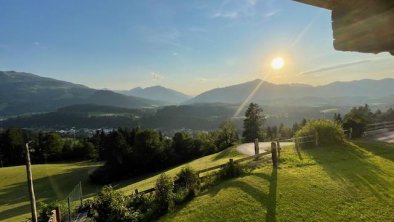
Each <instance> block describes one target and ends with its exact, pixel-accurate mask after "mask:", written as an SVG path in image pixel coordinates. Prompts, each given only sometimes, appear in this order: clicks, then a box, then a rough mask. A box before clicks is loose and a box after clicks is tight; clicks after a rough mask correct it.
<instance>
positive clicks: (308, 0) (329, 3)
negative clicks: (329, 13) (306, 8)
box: [293, 0, 333, 10]
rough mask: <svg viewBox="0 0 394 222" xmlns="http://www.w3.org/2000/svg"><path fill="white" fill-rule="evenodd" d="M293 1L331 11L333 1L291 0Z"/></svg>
mask: <svg viewBox="0 0 394 222" xmlns="http://www.w3.org/2000/svg"><path fill="white" fill-rule="evenodd" d="M293 1H296V2H301V3H304V4H307V5H312V6H316V7H319V8H325V9H329V10H332V8H333V0H293Z"/></svg>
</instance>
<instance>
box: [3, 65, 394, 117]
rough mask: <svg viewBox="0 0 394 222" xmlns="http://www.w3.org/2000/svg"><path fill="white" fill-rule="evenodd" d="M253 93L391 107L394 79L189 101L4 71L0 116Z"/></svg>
mask: <svg viewBox="0 0 394 222" xmlns="http://www.w3.org/2000/svg"><path fill="white" fill-rule="evenodd" d="M257 86H259V87H258V88H257ZM256 88H257V89H256ZM255 89H256V90H255ZM252 91H255V93H254V95H253V96H251V97H250V102H257V103H259V104H261V105H268V106H275V105H281V106H283V105H286V106H314V107H319V106H330V105H333V106H355V105H362V104H365V103H369V104H388V105H393V101H394V79H382V80H369V79H365V80H356V81H350V82H334V83H330V84H327V85H322V86H310V85H305V84H273V83H269V82H262V81H261V80H259V79H256V80H254V81H250V82H245V83H241V84H237V85H232V86H228V87H223V88H216V89H212V90H209V91H206V92H203V93H201V94H200V95H197V96H196V97H194V98H190V96H187V95H186V94H183V93H181V92H178V91H175V90H172V89H168V88H165V87H162V86H153V87H148V88H144V89H143V88H140V87H137V88H134V89H132V90H128V91H117V92H114V91H110V90H97V89H93V88H89V87H87V86H84V85H80V84H74V83H70V82H65V81H60V80H56V79H52V78H46V77H41V76H38V75H34V74H30V73H24V72H15V71H0V116H16V115H21V114H32V113H43V112H50V111H55V110H57V109H58V108H61V107H65V106H70V105H77V104H95V105H105V106H115V107H123V108H129V109H130V108H131V109H140V108H153V107H160V106H167V105H176V104H178V105H179V104H180V105H185V104H200V103H203V104H206V103H223V104H240V103H242V102H244V101H245V100H246V98H247V97H248V96H249V95H250V94H251V92H252Z"/></svg>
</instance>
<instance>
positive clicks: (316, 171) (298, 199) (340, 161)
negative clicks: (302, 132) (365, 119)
mask: <svg viewBox="0 0 394 222" xmlns="http://www.w3.org/2000/svg"><path fill="white" fill-rule="evenodd" d="M282 157H283V161H282V163H281V164H280V167H279V169H278V170H277V171H275V170H273V169H272V167H271V166H270V165H265V166H262V167H261V168H259V169H257V170H255V171H253V172H252V173H251V174H250V175H247V176H244V177H242V178H237V179H234V180H229V181H226V182H223V183H221V184H219V185H218V186H216V187H214V188H212V189H210V190H209V191H207V192H205V193H203V194H201V195H200V196H198V197H196V198H195V199H194V200H193V201H191V202H189V203H186V204H185V205H183V206H181V207H179V208H178V209H176V210H175V212H173V213H171V214H169V215H167V216H166V217H164V218H162V220H163V221H391V220H392V218H393V215H394V163H393V161H394V145H389V144H385V143H377V142H370V141H364V140H361V141H356V142H355V143H354V144H347V145H342V146H332V147H322V148H318V149H308V150H303V151H301V153H300V155H298V154H297V152H295V151H294V149H291V148H290V149H285V150H284V151H283V152H282ZM300 157H301V158H302V159H300Z"/></svg>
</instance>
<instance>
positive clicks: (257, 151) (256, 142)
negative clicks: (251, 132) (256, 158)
mask: <svg viewBox="0 0 394 222" xmlns="http://www.w3.org/2000/svg"><path fill="white" fill-rule="evenodd" d="M259 153H260V148H259V139H254V155H257V154H259Z"/></svg>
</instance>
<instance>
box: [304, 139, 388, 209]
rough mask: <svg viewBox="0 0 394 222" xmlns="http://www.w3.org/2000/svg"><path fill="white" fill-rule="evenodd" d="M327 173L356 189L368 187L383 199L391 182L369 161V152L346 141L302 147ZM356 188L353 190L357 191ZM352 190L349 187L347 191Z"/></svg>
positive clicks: (372, 192)
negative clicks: (315, 146) (344, 142)
mask: <svg viewBox="0 0 394 222" xmlns="http://www.w3.org/2000/svg"><path fill="white" fill-rule="evenodd" d="M303 151H304V152H306V153H308V154H309V155H310V156H311V158H313V159H314V160H315V161H316V162H317V163H318V164H319V165H320V166H322V167H323V169H324V170H325V171H326V172H327V173H328V175H329V176H330V177H331V178H332V179H334V180H336V181H339V182H341V183H344V184H345V185H347V184H352V185H353V186H354V187H355V188H357V189H360V188H361V189H363V188H366V189H368V190H369V191H370V192H371V194H372V195H374V196H375V197H377V198H378V199H380V200H382V201H384V196H383V195H382V193H384V192H385V191H387V190H389V189H390V187H391V183H389V182H388V181H387V180H386V179H385V178H387V177H389V176H390V175H388V174H386V173H385V172H384V171H383V170H382V168H381V167H380V166H379V165H378V164H377V163H374V162H371V160H370V157H371V154H370V153H368V152H366V151H365V150H364V149H363V148H360V147H359V146H357V145H355V144H352V143H346V144H343V145H339V146H338V145H337V146H326V147H319V148H308V149H304V150H303ZM357 189H356V190H354V192H357ZM351 191H352V190H351V189H349V192H351Z"/></svg>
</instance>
